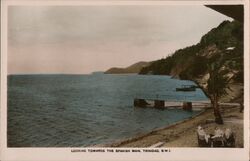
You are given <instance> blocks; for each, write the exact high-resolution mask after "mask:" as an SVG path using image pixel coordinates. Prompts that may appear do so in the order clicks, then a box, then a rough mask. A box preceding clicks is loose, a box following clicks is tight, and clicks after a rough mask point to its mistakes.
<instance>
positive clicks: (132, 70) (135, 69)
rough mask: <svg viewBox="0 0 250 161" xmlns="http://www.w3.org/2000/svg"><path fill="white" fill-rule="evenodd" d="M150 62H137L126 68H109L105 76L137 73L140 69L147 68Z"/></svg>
mask: <svg viewBox="0 0 250 161" xmlns="http://www.w3.org/2000/svg"><path fill="white" fill-rule="evenodd" d="M150 64H151V62H143V61H141V62H138V63H135V64H133V65H131V66H129V67H126V68H116V67H114V68H110V69H109V70H107V71H106V72H104V73H105V74H126V73H139V72H140V71H141V69H142V68H144V67H147V66H149V65H150Z"/></svg>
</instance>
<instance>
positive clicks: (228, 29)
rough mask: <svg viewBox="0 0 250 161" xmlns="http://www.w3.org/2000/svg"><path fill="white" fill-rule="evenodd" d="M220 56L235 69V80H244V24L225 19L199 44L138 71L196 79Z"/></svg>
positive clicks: (233, 70)
mask: <svg viewBox="0 0 250 161" xmlns="http://www.w3.org/2000/svg"><path fill="white" fill-rule="evenodd" d="M230 48H231V49H230ZM232 48H233V49H232ZM221 55H223V57H221ZM219 59H222V60H220V61H221V62H222V64H223V65H222V66H224V67H226V68H227V69H228V70H229V71H231V72H234V77H233V81H235V82H241V83H242V82H243V73H244V72H243V25H242V24H241V23H239V22H237V21H233V22H230V21H224V22H222V23H221V24H220V25H219V26H218V27H216V28H214V29H212V30H211V31H209V32H208V33H207V34H205V35H204V36H203V37H202V38H201V40H200V42H199V43H198V44H196V45H193V46H189V47H186V48H184V49H180V50H177V51H175V52H174V53H173V54H172V55H170V56H167V57H166V58H164V59H161V60H157V61H154V62H152V64H151V65H149V66H147V67H144V68H142V69H141V71H140V72H139V74H156V75H172V76H176V77H179V78H181V79H190V80H194V78H199V77H200V76H203V75H204V74H206V73H208V66H209V65H211V64H212V63H213V62H216V61H218V60H219Z"/></svg>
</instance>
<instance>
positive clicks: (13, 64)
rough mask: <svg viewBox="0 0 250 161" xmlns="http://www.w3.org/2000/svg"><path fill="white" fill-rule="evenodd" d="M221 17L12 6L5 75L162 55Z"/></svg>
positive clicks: (80, 70)
mask: <svg viewBox="0 0 250 161" xmlns="http://www.w3.org/2000/svg"><path fill="white" fill-rule="evenodd" d="M224 20H232V19H231V18H229V17H226V16H224V15H222V14H220V13H218V12H216V11H214V10H212V9H210V8H207V7H205V6H202V5H196V6H173V5H172V6H157V5H154V6H132V5H130V6H11V7H9V9H8V74H46V73H47V74H53V73H54V74H55V73H57V74H89V73H92V72H94V71H106V70H107V69H109V68H111V67H126V66H129V65H131V64H134V63H136V62H139V61H153V60H157V59H161V58H165V57H166V56H167V55H169V54H172V53H173V52H174V51H175V50H178V49H181V48H184V47H187V46H190V45H194V44H196V43H198V42H199V41H200V39H201V37H202V36H203V35H204V34H206V33H207V32H208V31H209V30H211V29H212V28H214V27H216V26H218V25H219V24H220V23H221V22H222V21H224Z"/></svg>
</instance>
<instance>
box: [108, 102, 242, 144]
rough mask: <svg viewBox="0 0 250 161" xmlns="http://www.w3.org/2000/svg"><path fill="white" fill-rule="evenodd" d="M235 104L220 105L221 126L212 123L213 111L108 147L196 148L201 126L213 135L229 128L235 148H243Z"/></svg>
mask: <svg viewBox="0 0 250 161" xmlns="http://www.w3.org/2000/svg"><path fill="white" fill-rule="evenodd" d="M239 111H240V107H239V106H238V105H235V104H225V105H221V112H222V117H223V120H224V124H223V125H218V124H215V123H214V121H213V120H214V115H213V109H212V108H208V109H206V110H205V111H204V112H202V113H200V114H198V115H196V116H193V117H192V118H189V119H185V120H183V121H180V122H177V123H175V124H172V125H170V126H167V127H163V128H160V129H156V130H153V131H151V132H150V133H147V134H143V135H138V136H135V137H133V138H129V139H126V140H122V141H118V142H116V143H112V144H110V145H109V146H110V147H198V140H197V134H196V130H197V127H198V126H199V125H201V126H202V127H203V128H204V129H205V131H206V133H208V134H213V133H214V130H215V128H216V127H218V128H220V129H222V130H223V131H224V130H225V129H226V128H231V129H232V131H233V132H234V133H235V136H236V144H235V145H236V147H237V148H243V145H244V143H243V136H244V135H243V122H244V121H243V113H240V112H239Z"/></svg>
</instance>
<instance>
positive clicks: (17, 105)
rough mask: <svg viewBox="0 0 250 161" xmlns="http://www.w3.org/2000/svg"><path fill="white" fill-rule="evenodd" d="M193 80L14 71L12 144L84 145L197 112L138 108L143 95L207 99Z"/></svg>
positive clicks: (10, 94) (146, 129)
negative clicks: (194, 87)
mask: <svg viewBox="0 0 250 161" xmlns="http://www.w3.org/2000/svg"><path fill="white" fill-rule="evenodd" d="M182 84H185V85H187V84H190V85H192V84H194V83H193V82H191V81H181V80H177V79H171V78H170V77H169V76H153V75H134V74H130V75H129V74H128V75H109V74H107V75H105V74H100V73H99V74H98V73H97V74H92V75H11V76H8V146H9V147H81V146H90V145H94V144H103V143H110V142H113V141H116V140H119V139H125V138H129V137H131V136H134V135H136V134H142V133H146V132H149V131H151V130H153V129H155V128H159V127H162V126H166V125H168V124H171V123H173V122H176V121H180V120H182V119H185V118H188V117H191V116H193V115H195V114H197V111H193V112H187V111H183V110H180V109H169V110H158V109H151V108H145V109H144V108H134V107H133V99H134V98H135V97H138V96H145V95H149V96H150V95H158V96H159V97H165V98H167V97H169V99H171V100H173V99H176V100H183V99H187V98H189V99H193V100H207V98H206V96H205V95H204V94H203V93H202V91H201V90H199V89H198V90H196V91H195V92H176V91H175V88H176V87H180V86H181V85H182Z"/></svg>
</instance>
